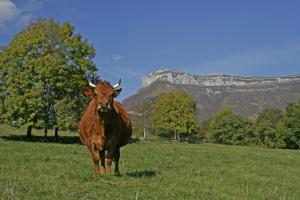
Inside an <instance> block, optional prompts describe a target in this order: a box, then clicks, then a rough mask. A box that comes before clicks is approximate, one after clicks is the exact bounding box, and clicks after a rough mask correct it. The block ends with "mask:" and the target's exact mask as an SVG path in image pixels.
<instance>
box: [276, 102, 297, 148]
mask: <svg viewBox="0 0 300 200" xmlns="http://www.w3.org/2000/svg"><path fill="white" fill-rule="evenodd" d="M278 131H279V138H280V139H281V141H283V143H284V145H283V148H288V149H299V148H300V99H299V100H298V102H295V103H290V104H288V105H287V107H286V113H285V116H284V117H283V119H282V124H281V126H280V127H279V129H278Z"/></svg>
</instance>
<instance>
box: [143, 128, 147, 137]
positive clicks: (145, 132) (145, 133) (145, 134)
mask: <svg viewBox="0 0 300 200" xmlns="http://www.w3.org/2000/svg"><path fill="white" fill-rule="evenodd" d="M146 137H147V131H146V128H144V139H145V138H146Z"/></svg>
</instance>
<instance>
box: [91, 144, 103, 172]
mask: <svg viewBox="0 0 300 200" xmlns="http://www.w3.org/2000/svg"><path fill="white" fill-rule="evenodd" d="M88 149H89V150H90V152H91V154H92V158H93V162H94V165H95V174H99V173H100V169H99V154H98V151H97V149H95V147H94V145H93V144H90V145H89V146H88Z"/></svg>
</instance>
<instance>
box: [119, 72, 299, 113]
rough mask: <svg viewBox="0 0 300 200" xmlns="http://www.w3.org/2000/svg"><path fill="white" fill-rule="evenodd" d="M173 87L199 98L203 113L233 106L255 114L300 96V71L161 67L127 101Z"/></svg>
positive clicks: (130, 106)
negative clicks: (249, 73)
mask: <svg viewBox="0 0 300 200" xmlns="http://www.w3.org/2000/svg"><path fill="white" fill-rule="evenodd" d="M170 91H184V92H186V93H188V94H190V95H191V96H193V97H194V99H195V100H196V102H197V113H198V115H199V116H200V117H204V118H205V117H210V116H212V115H214V114H215V113H216V112H217V111H218V110H219V109H220V108H222V107H224V106H230V107H231V108H232V109H233V111H234V112H236V113H237V114H240V115H243V116H248V117H255V116H257V114H258V113H259V112H260V111H262V110H263V109H264V108H267V107H274V108H280V109H284V108H285V107H286V105H287V104H288V103H291V102H296V101H298V99H299V98H300V75H291V76H280V77H238V76H230V75H223V74H222V75H208V76H194V75H191V74H188V73H185V72H174V71H170V70H160V71H157V72H155V73H152V74H150V75H148V76H145V77H144V82H143V87H142V88H141V89H140V90H139V91H137V93H136V94H134V95H133V96H131V97H129V98H127V99H125V100H124V101H123V103H124V105H125V106H126V107H127V109H128V110H132V109H133V107H134V105H135V104H136V103H138V102H141V101H143V99H151V100H153V101H154V100H155V99H156V97H157V96H159V95H161V94H163V93H166V92H170Z"/></svg>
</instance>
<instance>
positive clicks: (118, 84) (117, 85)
mask: <svg viewBox="0 0 300 200" xmlns="http://www.w3.org/2000/svg"><path fill="white" fill-rule="evenodd" d="M120 85H121V79H120V80H119V82H118V83H117V84H115V85H114V86H113V88H114V89H116V88H118V87H119V86H120Z"/></svg>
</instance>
